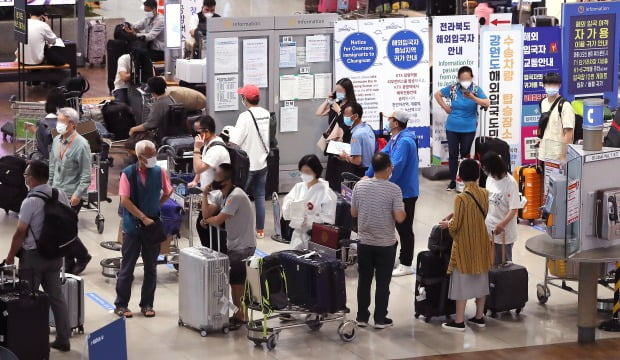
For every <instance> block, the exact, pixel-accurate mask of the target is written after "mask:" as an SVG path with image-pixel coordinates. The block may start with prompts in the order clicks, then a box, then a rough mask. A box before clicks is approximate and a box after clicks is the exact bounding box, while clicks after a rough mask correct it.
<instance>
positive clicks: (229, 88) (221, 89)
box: [215, 74, 239, 111]
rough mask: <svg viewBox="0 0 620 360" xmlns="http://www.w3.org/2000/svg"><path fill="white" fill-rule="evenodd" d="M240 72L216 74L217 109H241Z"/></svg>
mask: <svg viewBox="0 0 620 360" xmlns="http://www.w3.org/2000/svg"><path fill="white" fill-rule="evenodd" d="M238 88H239V74H228V75H215V111H236V110H239V95H238V94H237V89H238Z"/></svg>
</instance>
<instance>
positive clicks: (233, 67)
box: [213, 37, 239, 74]
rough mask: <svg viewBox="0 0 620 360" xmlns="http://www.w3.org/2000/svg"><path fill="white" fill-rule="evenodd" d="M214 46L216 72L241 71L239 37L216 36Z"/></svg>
mask: <svg viewBox="0 0 620 360" xmlns="http://www.w3.org/2000/svg"><path fill="white" fill-rule="evenodd" d="M213 48H214V49H215V56H214V59H213V67H214V73H215V74H227V73H238V72H239V38H236V37H234V38H215V39H214V47H213Z"/></svg>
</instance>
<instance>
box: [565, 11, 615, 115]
mask: <svg viewBox="0 0 620 360" xmlns="http://www.w3.org/2000/svg"><path fill="white" fill-rule="evenodd" d="M618 16H620V2H594V3H576V4H564V5H563V7H562V22H563V23H564V26H563V34H562V53H563V59H564V65H565V66H564V67H565V69H566V71H565V72H564V73H563V74H562V82H563V84H564V86H562V88H561V90H560V91H561V93H562V96H564V97H565V98H567V99H569V100H571V101H572V100H574V99H575V97H603V98H605V99H607V100H608V101H609V106H610V107H611V108H616V107H617V105H618V53H619V52H620V19H619V18H618Z"/></svg>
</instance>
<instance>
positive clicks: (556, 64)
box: [521, 27, 562, 165]
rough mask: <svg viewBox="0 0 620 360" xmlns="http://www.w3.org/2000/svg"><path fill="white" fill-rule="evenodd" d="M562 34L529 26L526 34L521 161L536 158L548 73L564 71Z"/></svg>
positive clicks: (547, 28) (529, 160)
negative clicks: (543, 80)
mask: <svg viewBox="0 0 620 360" xmlns="http://www.w3.org/2000/svg"><path fill="white" fill-rule="evenodd" d="M561 34H562V30H561V29H560V28H559V27H544V28H526V29H525V32H524V33H523V121H522V124H521V140H522V141H521V163H522V164H524V165H526V164H531V163H533V162H535V161H536V153H537V149H536V147H535V145H536V144H537V143H538V137H537V136H536V130H537V129H538V120H539V119H540V108H539V103H540V101H541V100H542V99H543V98H544V97H545V96H546V95H545V89H544V87H543V84H542V79H543V76H545V74H547V73H550V72H555V73H558V74H562V53H561V42H560V41H561Z"/></svg>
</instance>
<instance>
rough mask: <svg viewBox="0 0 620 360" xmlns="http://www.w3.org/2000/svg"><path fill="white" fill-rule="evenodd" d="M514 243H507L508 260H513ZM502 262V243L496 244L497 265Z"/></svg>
mask: <svg viewBox="0 0 620 360" xmlns="http://www.w3.org/2000/svg"><path fill="white" fill-rule="evenodd" d="M512 245H513V244H506V261H512ZM501 263H502V244H495V265H499V264H501Z"/></svg>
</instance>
